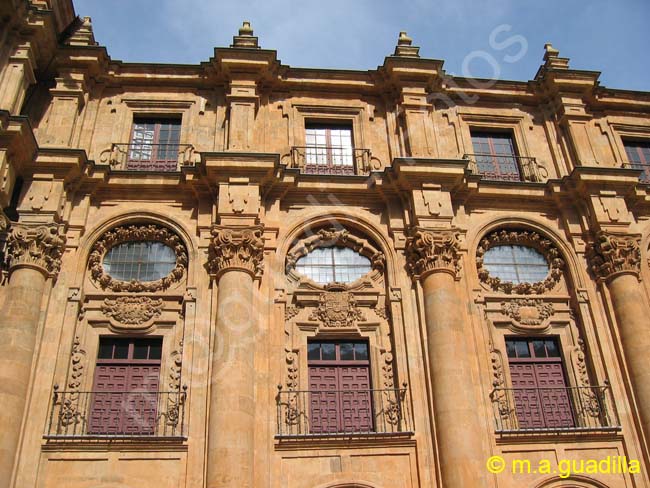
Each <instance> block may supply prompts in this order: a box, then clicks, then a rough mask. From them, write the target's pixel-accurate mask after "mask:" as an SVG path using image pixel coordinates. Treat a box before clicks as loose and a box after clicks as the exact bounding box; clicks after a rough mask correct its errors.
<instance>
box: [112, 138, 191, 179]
mask: <svg viewBox="0 0 650 488" xmlns="http://www.w3.org/2000/svg"><path fill="white" fill-rule="evenodd" d="M195 155H196V153H195V150H194V146H192V145H191V144H112V145H111V147H110V148H109V149H105V150H104V151H102V152H101V153H100V155H99V162H100V163H102V164H108V165H109V166H110V167H111V169H113V170H115V171H139V172H148V173H155V172H163V173H170V172H176V171H180V168H181V167H182V166H193V165H194V163H195V159H196V158H195Z"/></svg>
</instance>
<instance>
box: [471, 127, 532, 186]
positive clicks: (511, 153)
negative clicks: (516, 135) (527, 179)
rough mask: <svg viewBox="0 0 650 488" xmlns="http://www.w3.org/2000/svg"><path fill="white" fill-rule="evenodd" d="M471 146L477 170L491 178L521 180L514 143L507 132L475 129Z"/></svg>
mask: <svg viewBox="0 0 650 488" xmlns="http://www.w3.org/2000/svg"><path fill="white" fill-rule="evenodd" d="M471 134H472V146H473V148H474V155H473V156H474V158H475V161H476V165H477V171H478V173H479V174H480V175H482V176H484V177H485V178H488V179H493V180H506V181H521V179H522V178H521V173H520V168H519V161H518V159H519V158H518V156H517V152H516V150H515V143H514V140H513V137H512V134H511V133H509V132H487V131H475V130H473V131H472V132H471Z"/></svg>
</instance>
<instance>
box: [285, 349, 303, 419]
mask: <svg viewBox="0 0 650 488" xmlns="http://www.w3.org/2000/svg"><path fill="white" fill-rule="evenodd" d="M286 352H287V354H286V356H285V360H286V362H287V390H288V391H289V392H296V391H297V390H298V354H296V351H294V350H287V351H286ZM299 420H300V411H299V410H298V393H290V394H289V395H288V398H287V408H286V410H285V414H284V421H285V422H286V424H287V425H296V424H297V423H298V422H299Z"/></svg>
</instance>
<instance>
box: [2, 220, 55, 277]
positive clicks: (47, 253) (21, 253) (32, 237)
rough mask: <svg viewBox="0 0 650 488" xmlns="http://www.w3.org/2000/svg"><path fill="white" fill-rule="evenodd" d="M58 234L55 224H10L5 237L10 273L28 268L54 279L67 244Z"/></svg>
mask: <svg viewBox="0 0 650 488" xmlns="http://www.w3.org/2000/svg"><path fill="white" fill-rule="evenodd" d="M60 232H61V228H60V226H59V225H58V224H45V225H27V224H18V223H15V224H13V225H12V227H11V229H10V230H9V235H8V237H7V257H8V261H9V271H10V272H11V271H13V270H14V269H16V268H19V267H31V268H35V269H38V270H39V271H41V272H43V273H44V274H45V275H46V276H48V277H51V278H56V276H57V275H58V273H59V271H60V269H61V257H62V256H63V251H64V250H65V242H66V238H65V235H62V234H61V233H60Z"/></svg>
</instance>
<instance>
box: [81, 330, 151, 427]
mask: <svg viewBox="0 0 650 488" xmlns="http://www.w3.org/2000/svg"><path fill="white" fill-rule="evenodd" d="M111 341H112V352H110V357H103V358H102V357H101V347H100V358H99V359H98V360H97V366H96V367H95V379H94V384H93V394H92V399H91V409H90V416H89V422H88V433H90V434H104V435H118V434H125V435H152V434H154V431H155V426H156V416H157V403H158V382H159V377H160V357H159V350H160V346H159V344H158V345H154V347H153V348H152V347H151V346H150V345H149V344H148V343H151V342H152V341H151V340H148V341H137V340H136V341H134V340H131V341H128V340H126V341H125V340H123V339H111ZM158 342H159V341H158ZM103 346H105V344H104V345H103ZM143 346H144V347H143ZM104 349H106V348H105V347H104ZM143 349H144V357H143V355H142V351H143ZM137 358H140V359H137Z"/></svg>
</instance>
